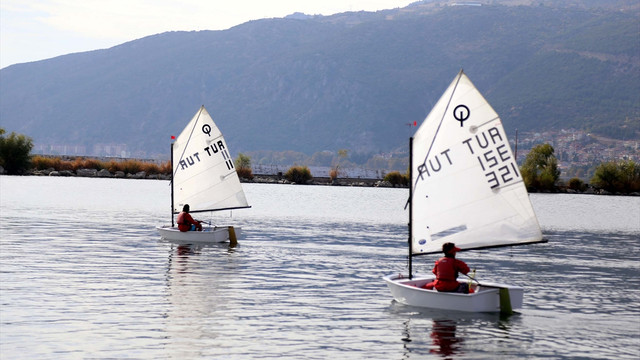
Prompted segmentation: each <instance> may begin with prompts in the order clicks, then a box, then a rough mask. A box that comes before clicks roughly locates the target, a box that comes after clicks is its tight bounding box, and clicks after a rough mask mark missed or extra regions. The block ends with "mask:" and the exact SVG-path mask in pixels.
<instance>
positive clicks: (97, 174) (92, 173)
mask: <svg viewBox="0 0 640 360" xmlns="http://www.w3.org/2000/svg"><path fill="white" fill-rule="evenodd" d="M27 175H35V176H77V177H90V178H119V179H155V180H170V179H171V175H165V174H147V173H146V172H144V171H139V172H137V173H135V174H131V173H125V172H124V171H116V172H115V173H111V172H110V171H109V170H107V169H101V170H97V169H78V170H75V171H73V170H55V169H53V168H50V169H46V170H32V171H31V172H30V173H29V174H27Z"/></svg>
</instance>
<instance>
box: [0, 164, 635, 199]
mask: <svg viewBox="0 0 640 360" xmlns="http://www.w3.org/2000/svg"><path fill="white" fill-rule="evenodd" d="M0 175H4V174H3V173H0ZM17 176H57V177H87V178H107V179H108V178H115V179H137V180H171V176H170V175H166V174H148V175H147V174H146V172H144V171H140V172H138V173H135V174H131V173H124V172H122V171H117V172H115V173H111V172H109V171H108V170H106V169H102V170H96V169H79V170H77V171H73V170H60V171H58V170H53V169H47V170H30V171H28V172H27V173H26V174H24V175H17ZM240 182H242V183H249V184H250V183H253V184H285V185H306V186H352V187H382V188H400V189H403V188H404V189H408V188H409V187H408V186H407V185H393V184H391V183H390V182H388V181H384V180H382V179H370V178H337V179H335V180H331V178H329V177H314V178H312V179H311V180H309V181H308V182H306V183H305V184H296V183H295V182H291V181H289V180H287V179H285V178H284V176H282V175H268V174H260V175H253V179H251V180H249V179H245V178H240ZM529 193H534V194H535V193H540V194H584V195H612V196H640V193H639V192H634V193H628V194H623V193H610V192H608V191H606V190H603V189H596V188H594V187H592V186H590V185H587V188H586V189H585V190H584V191H578V190H574V189H570V188H568V187H567V186H561V187H557V188H556V189H555V191H529Z"/></svg>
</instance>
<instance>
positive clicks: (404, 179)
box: [383, 171, 409, 186]
mask: <svg viewBox="0 0 640 360" xmlns="http://www.w3.org/2000/svg"><path fill="white" fill-rule="evenodd" d="M383 180H384V181H387V182H389V183H390V184H391V185H393V186H398V185H402V186H406V185H407V184H409V178H408V176H406V175H402V174H400V172H399V171H392V172H390V173H388V174H387V175H385V176H384V179H383Z"/></svg>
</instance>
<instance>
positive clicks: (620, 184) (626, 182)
mask: <svg viewBox="0 0 640 360" xmlns="http://www.w3.org/2000/svg"><path fill="white" fill-rule="evenodd" d="M591 184H592V185H593V186H595V187H598V188H600V189H604V190H606V191H609V192H621V193H630V192H634V191H640V166H638V164H636V163H635V162H634V161H633V160H626V161H620V162H615V161H609V162H605V163H602V164H600V165H598V167H597V168H596V171H595V173H594V175H593V178H592V179H591Z"/></svg>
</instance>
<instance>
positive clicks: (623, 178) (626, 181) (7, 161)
mask: <svg viewBox="0 0 640 360" xmlns="http://www.w3.org/2000/svg"><path fill="white" fill-rule="evenodd" d="M32 149H33V140H32V139H31V138H29V137H28V136H25V135H22V134H16V133H15V132H12V133H11V134H8V135H7V134H6V131H5V129H3V128H0V173H6V174H9V175H23V174H26V173H28V171H29V170H32V169H34V168H35V169H41V168H43V167H53V168H57V169H56V170H77V168H94V169H107V170H109V171H124V172H137V171H145V172H148V173H167V174H170V173H171V169H170V165H169V163H168V162H167V164H163V165H159V166H158V165H155V164H144V163H140V162H135V161H123V162H115V161H110V162H100V161H97V160H84V159H76V160H74V161H73V162H71V161H70V162H66V163H65V162H63V161H61V160H60V159H55V158H54V159H45V158H43V157H41V156H32V155H31V150H32ZM340 156H341V158H346V150H341V153H340ZM235 166H236V169H237V172H238V175H239V176H240V177H241V178H245V179H248V180H251V179H253V173H252V170H251V158H250V157H249V156H247V155H244V154H239V155H238V157H237V158H236V159H235ZM408 173H409V172H408V171H407V172H406V173H405V174H401V173H400V172H398V171H393V172H390V173H388V174H387V175H386V176H385V178H384V180H385V181H388V182H389V183H391V184H392V185H394V186H406V185H407V184H408V183H409V179H408V177H409V174H408ZM520 173H521V175H522V178H523V181H524V183H525V186H526V187H527V190H528V191H529V192H538V191H543V192H556V191H558V190H559V189H560V188H563V187H564V188H568V189H571V190H574V191H577V192H582V191H585V190H586V189H587V188H588V187H593V188H595V189H599V190H604V191H607V192H609V193H618V194H630V193H636V192H640V165H639V164H637V163H636V162H635V161H633V160H620V161H608V162H604V163H601V164H600V165H598V166H597V167H596V170H595V173H594V175H593V177H592V178H591V180H590V182H589V183H588V184H587V183H585V182H584V181H582V180H581V179H579V178H572V179H570V180H569V181H568V182H567V183H566V184H561V183H560V169H558V159H557V158H556V156H555V154H554V149H553V147H552V146H551V145H549V144H540V145H536V146H535V147H533V148H532V149H531V151H530V152H529V153H528V154H527V157H526V158H525V161H524V163H523V164H522V166H520ZM338 175H339V162H338V163H337V164H335V165H334V166H333V168H332V169H331V171H330V173H329V177H330V178H331V180H335V179H336V178H337V177H338ZM284 177H285V178H287V179H288V180H289V181H292V182H295V183H298V184H304V183H307V182H309V181H310V180H311V179H312V175H311V172H310V171H309V169H308V168H307V167H306V166H292V167H291V168H290V169H289V171H287V173H286V174H284Z"/></svg>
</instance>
